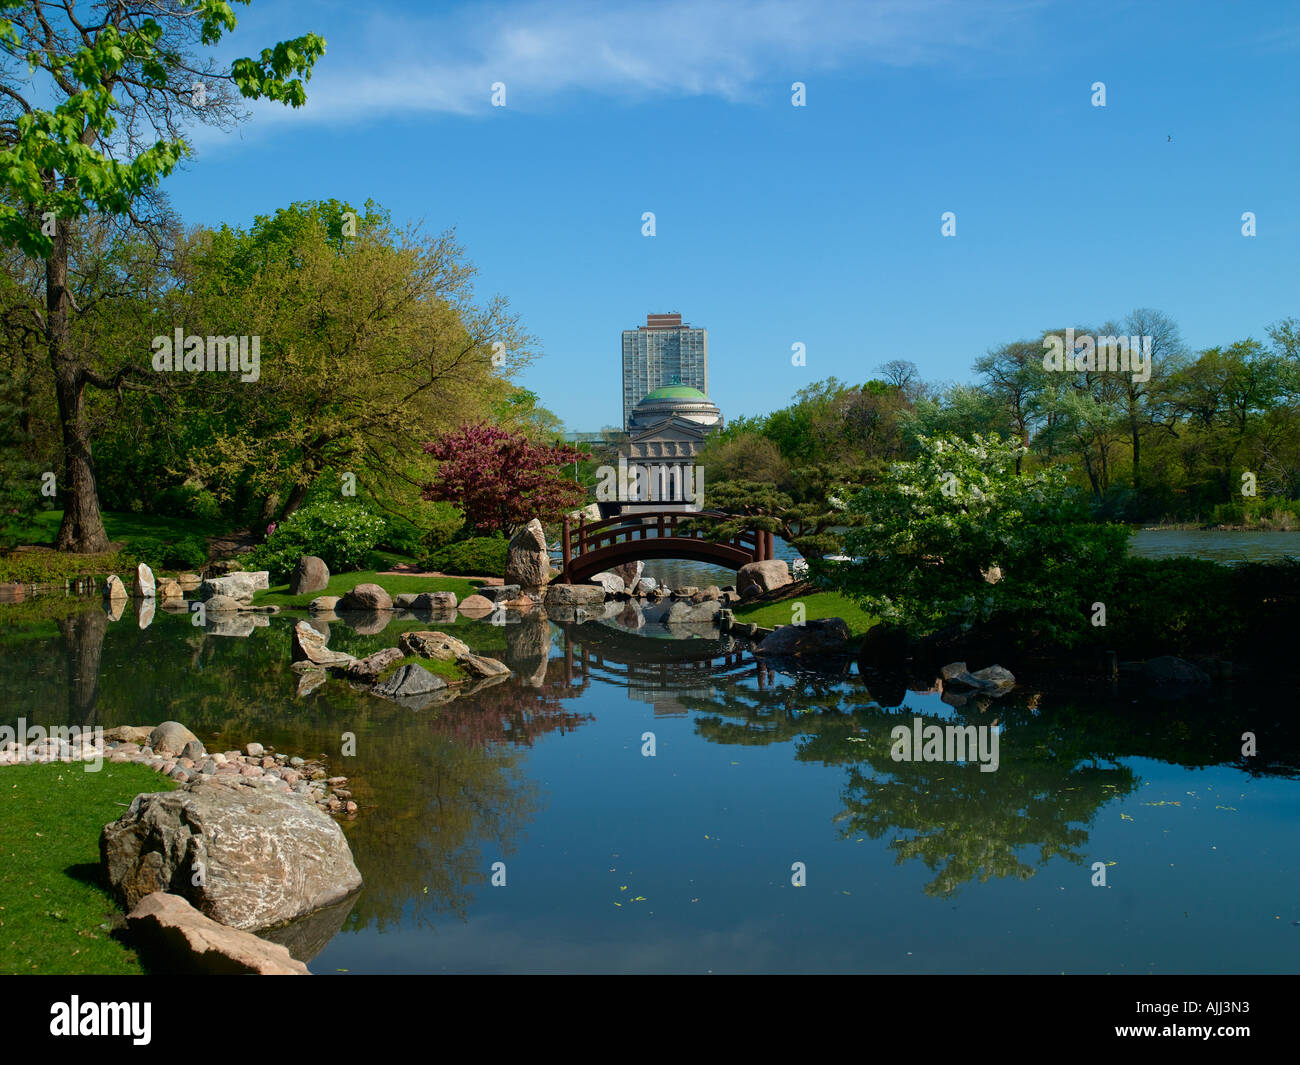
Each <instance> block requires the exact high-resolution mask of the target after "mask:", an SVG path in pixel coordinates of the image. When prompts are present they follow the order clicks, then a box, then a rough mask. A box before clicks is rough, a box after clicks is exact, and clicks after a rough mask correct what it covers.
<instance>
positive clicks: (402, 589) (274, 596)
mask: <svg viewBox="0 0 1300 1065" xmlns="http://www.w3.org/2000/svg"><path fill="white" fill-rule="evenodd" d="M480 583H481V582H480V581H472V580H469V579H468V578H465V577H407V576H404V575H400V574H399V575H396V576H394V575H393V574H386V573H385V574H381V573H380V572H379V571H378V570H361V571H359V572H357V573H336V574H333V575H331V577H330V579H329V584H328V585H327V586H326V588H325V590H324V591H322V592H308V593H307V594H306V595H290V594H289V585H288V584H276V585H272V586H271V588H269V589H268V590H267V591H264V592H258V593H257V594H256V595H255V596H254V597H253V602H254V604H255V605H257V606H281V607H303V608H305V607H307V606H309V605H310V604H311V601H312V600H313V599H315V598H316V597H317V596H321V595H342V594H343V593H344V592H349V591H351V590H352V589H353V588H355V587H356V586H357V585H358V584H377V585H379V587H381V588H382V589H384V591H386V592H387V593H388V594H389V595H392V596H397V595H402V594H403V593H406V592H415V593H419V592H455V593H456V598H457V599H464V598H465V597H466V596H468V595H472V594H473V592H474V589H475V588H477V587H478V585H479V584H480Z"/></svg>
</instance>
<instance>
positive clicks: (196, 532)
mask: <svg viewBox="0 0 1300 1065" xmlns="http://www.w3.org/2000/svg"><path fill="white" fill-rule="evenodd" d="M103 518H104V531H105V532H106V533H108V538H109V539H110V540H112V541H113V542H114V543H119V542H121V543H126V544H127V545H130V543H131V541H132V540H135V539H138V538H140V537H153V538H154V539H157V540H164V541H167V540H176V539H180V538H181V537H184V536H218V535H220V534H222V533H224V532H227V531H228V530H227V529H226V527H225V526H224V525H222V524H220V523H212V522H204V521H199V520H198V519H196V518H177V517H171V516H168V515H164V514H127V513H121V512H118V511H107V510H106V511H104V512H103ZM62 521H63V511H61V510H42V511H39V512H38V513H37V514H35V515H33V517H32V520H31V522H29V523H28V525H27V526H26V527H25V528H24V529H23V530H22V535H23V541H24V542H25V543H31V544H45V545H47V546H52V545H53V544H54V537H55V536H57V535H58V532H59V525H60V524H61V523H62Z"/></svg>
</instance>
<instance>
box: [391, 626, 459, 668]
mask: <svg viewBox="0 0 1300 1065" xmlns="http://www.w3.org/2000/svg"><path fill="white" fill-rule="evenodd" d="M397 643H398V646H399V647H401V649H402V652H403V653H404V654H407V655H419V656H420V657H421V658H437V659H440V660H441V661H443V662H455V661H458V660H459V659H461V658H464V657H465V656H466V655H468V654H470V649H469V645H468V644H466V643H464V642H463V641H462V640H458V639H456V637H455V636H448V635H447V634H446V633H445V632H404V633H402V635H401V636H399V637H398V638H397Z"/></svg>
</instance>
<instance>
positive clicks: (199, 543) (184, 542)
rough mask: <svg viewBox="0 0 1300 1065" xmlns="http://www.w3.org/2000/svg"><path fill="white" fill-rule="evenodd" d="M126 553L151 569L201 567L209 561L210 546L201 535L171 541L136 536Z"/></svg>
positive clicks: (130, 542)
mask: <svg viewBox="0 0 1300 1065" xmlns="http://www.w3.org/2000/svg"><path fill="white" fill-rule="evenodd" d="M125 554H127V555H130V556H131V557H132V558H134V559H135V560H136V561H137V562H143V563H144V564H145V565H146V566H149V567H150V568H151V569H176V570H188V569H201V568H202V567H203V565H204V564H205V563H206V562H207V561H208V546H207V541H206V540H204V539H203V537H201V536H183V537H178V538H177V539H175V540H170V541H168V540H161V539H159V538H158V537H155V536H136V537H132V539H131V540H130V541H129V542H128V543H127V545H126V551H125Z"/></svg>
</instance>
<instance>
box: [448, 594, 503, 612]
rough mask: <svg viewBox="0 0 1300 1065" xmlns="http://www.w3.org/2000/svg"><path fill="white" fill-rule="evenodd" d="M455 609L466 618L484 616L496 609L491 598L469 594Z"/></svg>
mask: <svg viewBox="0 0 1300 1065" xmlns="http://www.w3.org/2000/svg"><path fill="white" fill-rule="evenodd" d="M456 609H458V610H459V611H460V612H461V613H462V614H464V615H465V616H466V617H467V618H485V617H487V616H488V615H489V614H491V613H492V612H493V611H494V610H495V609H496V606H495V605H494V604H493V602H492V600H491V599H484V598H483V596H481V595H471V596H467V597H466V598H465V599H464V601H462V602H461V604H460V606H459V607H457V608H456Z"/></svg>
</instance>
